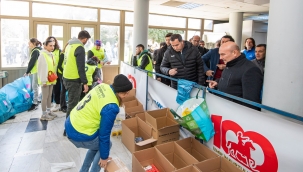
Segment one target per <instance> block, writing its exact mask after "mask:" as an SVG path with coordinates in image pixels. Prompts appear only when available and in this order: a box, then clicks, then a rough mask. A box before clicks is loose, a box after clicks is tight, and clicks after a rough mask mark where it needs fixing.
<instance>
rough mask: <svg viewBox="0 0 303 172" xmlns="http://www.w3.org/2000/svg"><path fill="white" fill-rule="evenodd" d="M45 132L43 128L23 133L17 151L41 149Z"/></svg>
mask: <svg viewBox="0 0 303 172" xmlns="http://www.w3.org/2000/svg"><path fill="white" fill-rule="evenodd" d="M45 134H46V131H45V130H43V131H36V132H30V133H25V134H24V135H23V138H22V141H21V143H20V147H19V149H18V152H17V153H20V152H25V151H32V150H39V149H43V146H44V140H45Z"/></svg>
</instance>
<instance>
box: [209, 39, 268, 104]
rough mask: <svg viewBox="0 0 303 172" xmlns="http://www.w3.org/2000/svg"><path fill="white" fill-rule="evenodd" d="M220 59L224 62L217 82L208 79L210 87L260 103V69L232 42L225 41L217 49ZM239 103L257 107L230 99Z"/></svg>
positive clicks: (261, 82)
mask: <svg viewBox="0 0 303 172" xmlns="http://www.w3.org/2000/svg"><path fill="white" fill-rule="evenodd" d="M219 54H220V59H222V60H223V61H224V63H225V64H226V68H225V69H224V70H223V73H222V76H221V78H220V80H219V81H218V82H216V81H211V80H208V81H207V82H209V87H210V88H217V89H218V90H219V91H222V92H225V93H227V94H231V95H234V96H237V97H241V98H244V99H247V100H250V101H253V102H257V103H261V98H260V96H261V89H262V85H263V75H262V73H261V70H260V69H259V68H258V67H257V66H256V65H255V64H254V63H252V62H251V61H249V60H247V59H246V57H245V55H244V54H242V53H241V52H240V48H239V46H238V45H237V44H236V43H234V42H226V43H224V44H223V45H221V47H220V49H219ZM232 101H234V102H237V103H239V104H242V105H245V106H247V107H251V108H253V109H258V108H255V107H253V106H250V105H248V104H245V103H242V102H238V101H235V100H232Z"/></svg>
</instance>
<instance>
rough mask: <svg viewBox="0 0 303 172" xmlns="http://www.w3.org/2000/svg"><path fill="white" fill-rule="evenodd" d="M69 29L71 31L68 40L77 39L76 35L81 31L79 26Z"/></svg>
mask: <svg viewBox="0 0 303 172" xmlns="http://www.w3.org/2000/svg"><path fill="white" fill-rule="evenodd" d="M70 29H71V31H70V33H71V35H70V38H73V37H76V38H78V34H79V32H80V31H81V27H80V26H72V27H71V28H70Z"/></svg>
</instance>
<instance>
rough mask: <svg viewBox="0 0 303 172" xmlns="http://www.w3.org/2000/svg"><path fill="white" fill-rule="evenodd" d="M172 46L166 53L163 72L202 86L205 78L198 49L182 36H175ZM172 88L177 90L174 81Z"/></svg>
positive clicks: (172, 39) (171, 42)
mask: <svg viewBox="0 0 303 172" xmlns="http://www.w3.org/2000/svg"><path fill="white" fill-rule="evenodd" d="M170 44H171V46H170V47H168V48H167V50H166V51H165V53H164V57H163V61H162V63H161V71H162V72H163V73H164V74H166V75H170V76H171V77H173V78H176V79H186V80H189V81H193V82H197V83H198V84H200V85H202V84H203V83H204V81H205V76H204V70H203V62H202V59H201V55H200V52H199V50H198V48H197V47H195V46H193V45H192V44H191V43H190V42H188V41H183V40H182V36H181V35H180V34H173V35H172V36H171V38H170ZM171 86H172V87H173V88H175V89H177V82H176V81H172V83H171Z"/></svg>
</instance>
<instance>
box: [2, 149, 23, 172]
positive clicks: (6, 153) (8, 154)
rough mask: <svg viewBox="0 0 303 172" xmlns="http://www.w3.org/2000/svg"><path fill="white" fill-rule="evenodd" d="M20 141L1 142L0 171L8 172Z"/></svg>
mask: <svg viewBox="0 0 303 172" xmlns="http://www.w3.org/2000/svg"><path fill="white" fill-rule="evenodd" d="M19 145H20V143H11V144H3V145H1V146H0V160H1V163H0V164H1V165H0V171H1V172H8V171H9V169H10V167H11V165H12V162H13V160H14V155H15V154H16V153H17V150H18V148H19Z"/></svg>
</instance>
